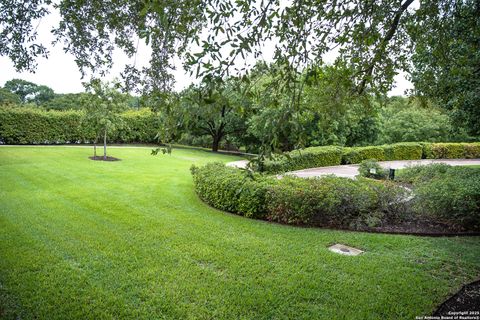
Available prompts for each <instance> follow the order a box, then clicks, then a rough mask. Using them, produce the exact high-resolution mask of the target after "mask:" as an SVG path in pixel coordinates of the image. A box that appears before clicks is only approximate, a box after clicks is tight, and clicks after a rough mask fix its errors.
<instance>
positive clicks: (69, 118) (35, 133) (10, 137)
mask: <svg viewBox="0 0 480 320" xmlns="http://www.w3.org/2000/svg"><path fill="white" fill-rule="evenodd" d="M82 117H83V112H82V111H78V110H68V111H56V110H51V111H44V110H41V109H33V108H8V107H3V108H0V142H3V143H5V144H59V143H62V144H63V143H89V142H92V141H93V140H94V138H95V137H94V133H93V132H91V131H89V130H87V129H85V126H83V125H82ZM122 117H123V120H124V123H125V126H124V128H123V129H122V130H118V131H117V132H116V133H113V134H112V136H111V137H110V138H109V142H114V143H115V142H117V143H130V142H154V141H155V136H156V131H157V130H156V129H157V125H156V122H155V115H154V114H153V113H152V112H151V111H149V110H148V109H146V110H140V111H133V110H131V111H127V112H126V113H124V114H122Z"/></svg>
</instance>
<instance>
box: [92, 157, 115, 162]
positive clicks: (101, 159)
mask: <svg viewBox="0 0 480 320" xmlns="http://www.w3.org/2000/svg"><path fill="white" fill-rule="evenodd" d="M88 159H90V160H95V161H120V159H118V158H115V157H109V156H107V158H106V159H104V158H103V156H96V157H88Z"/></svg>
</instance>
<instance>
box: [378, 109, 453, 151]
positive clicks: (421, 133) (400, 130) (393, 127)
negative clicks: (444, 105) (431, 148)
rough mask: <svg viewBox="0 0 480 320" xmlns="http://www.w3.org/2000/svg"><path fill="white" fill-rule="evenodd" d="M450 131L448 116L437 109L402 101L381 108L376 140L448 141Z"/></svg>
mask: <svg viewBox="0 0 480 320" xmlns="http://www.w3.org/2000/svg"><path fill="white" fill-rule="evenodd" d="M452 131H453V128H452V124H451V120H450V118H449V117H448V115H446V114H445V113H443V112H442V111H440V110H439V109H437V108H435V107H433V106H431V107H428V108H422V107H419V106H415V105H414V104H413V103H412V102H411V103H408V102H407V101H403V103H402V102H401V103H397V104H396V105H390V106H389V107H386V108H384V109H383V110H382V112H381V133H380V134H379V139H378V140H379V141H378V142H380V143H387V144H389V143H396V142H407V141H430V142H437V141H448V140H449V139H452V138H453V137H452Z"/></svg>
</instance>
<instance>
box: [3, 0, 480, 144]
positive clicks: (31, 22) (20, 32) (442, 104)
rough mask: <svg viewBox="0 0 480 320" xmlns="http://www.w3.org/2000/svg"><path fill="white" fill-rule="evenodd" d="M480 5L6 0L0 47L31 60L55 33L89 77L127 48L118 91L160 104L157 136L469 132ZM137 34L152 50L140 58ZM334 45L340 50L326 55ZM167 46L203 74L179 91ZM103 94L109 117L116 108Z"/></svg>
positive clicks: (473, 127) (444, 1)
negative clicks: (396, 93) (50, 19)
mask: <svg viewBox="0 0 480 320" xmlns="http://www.w3.org/2000/svg"><path fill="white" fill-rule="evenodd" d="M54 12H57V13H58V15H59V19H58V21H57V22H58V23H57V24H56V25H54V26H53V29H52V30H51V33H52V36H53V39H54V40H53V41H52V43H50V44H49V43H42V41H41V40H42V39H40V38H39V37H38V34H37V28H36V26H38V25H39V24H40V21H41V19H42V18H44V17H47V16H48V15H50V14H52V13H54ZM479 16H480V2H479V1H476V0H435V1H434V0H420V1H413V0H379V1H358V0H345V1H336V0H323V1H318V0H301V1H300V0H292V1H288V2H285V1H279V0H235V1H232V0H195V1H191V0H188V1H187V0H178V1H143V0H140V1H116V0H114V1H109V2H105V1H102V0H91V1H73V0H60V1H57V2H52V1H50V0H39V1H33V2H28V1H27V2H24V3H21V4H20V3H17V2H15V1H3V2H0V35H1V36H0V55H1V56H6V57H9V58H10V60H11V61H12V63H13V65H14V67H15V68H16V70H17V71H34V70H35V69H36V67H37V59H38V58H39V57H48V55H49V52H48V49H47V47H48V46H49V45H51V44H60V45H62V46H63V49H64V51H65V52H67V53H69V54H71V55H73V57H74V60H75V62H76V63H77V66H78V68H79V70H80V71H81V73H82V75H83V76H89V77H92V78H98V77H103V76H104V75H105V74H106V73H108V71H109V70H110V69H111V67H112V65H113V52H114V50H115V49H120V50H122V51H123V52H124V53H125V54H126V55H127V56H128V57H131V58H132V62H133V63H130V64H127V65H125V69H124V71H123V72H122V73H121V77H122V87H123V90H124V91H125V92H136V93H138V94H139V95H140V96H139V97H138V98H136V97H128V99H127V104H128V101H130V103H129V104H130V108H132V106H133V107H135V106H136V107H141V106H144V107H148V108H150V109H152V110H153V111H154V112H155V114H156V115H157V116H158V119H159V123H161V126H159V127H158V138H159V139H160V140H161V141H162V142H164V143H170V142H181V143H188V144H194V145H204V146H205V145H210V146H211V147H212V149H213V150H217V149H218V148H219V146H220V145H222V144H223V145H226V146H231V147H233V148H243V147H244V148H245V149H246V150H247V151H252V152H256V151H261V152H262V153H263V152H270V151H271V150H282V151H285V150H291V149H293V148H297V147H302V146H305V147H307V146H316V145H325V144H335V145H347V146H354V145H365V144H377V143H391V142H397V141H405V140H409V141H418V140H424V141H439V140H443V141H451V140H453V141H455V140H464V141H468V140H470V139H478V138H479V137H480V94H479V92H480V91H479V90H480V19H478V17H479ZM139 42H142V43H144V44H145V45H147V46H148V47H150V49H151V51H152V54H151V57H150V61H149V63H148V65H146V66H145V67H143V68H139V67H138V66H136V54H137V51H138V50H137V49H138V44H139ZM265 46H271V47H272V48H273V49H274V50H273V56H272V57H271V59H272V61H273V63H272V65H265V64H263V63H257V64H256V65H251V64H250V63H249V61H256V60H258V59H261V58H262V56H263V51H264V48H265ZM329 53H330V54H332V53H333V54H334V55H335V59H334V61H333V62H332V64H331V65H326V64H325V61H324V57H325V56H326V55H327V54H329ZM175 58H179V59H180V60H181V61H182V62H183V64H184V67H185V68H186V69H187V70H189V71H190V72H191V74H192V75H194V76H195V77H196V79H197V80H198V81H199V82H200V83H199V84H197V85H193V86H191V87H189V88H187V89H186V90H184V91H183V92H181V93H175V92H173V91H172V86H173V82H174V81H173V76H172V70H173V69H174V66H173V61H174V59H175ZM242 62H243V64H242ZM399 71H403V72H405V73H406V74H407V75H408V78H409V79H410V80H411V81H412V83H413V84H414V90H413V91H412V93H411V94H412V97H410V98H408V99H406V98H398V97H396V98H387V97H386V93H387V92H388V90H389V89H391V87H392V84H393V79H394V77H395V75H396V74H398V72H399ZM17 84H18V81H17ZM10 85H12V87H13V88H11V89H8V88H9V87H10ZM15 86H16V84H15V83H13V84H12V83H9V84H8V85H6V87H7V88H4V89H6V90H7V91H5V90H3V91H2V92H1V94H2V97H3V98H0V99H4V100H8V101H10V102H9V103H11V101H13V103H14V104H18V103H19V102H20V104H26V103H33V104H34V105H38V106H41V107H42V108H46V109H70V108H83V101H84V100H88V98H86V97H84V96H83V94H78V95H55V94H54V93H53V91H51V90H49V88H46V87H44V86H33V87H32V86H30V85H28V84H21V85H20V87H22V88H24V89H25V90H23V89H22V90H23V91H22V90H17V89H15ZM31 90H36V91H34V93H32V92H31ZM90 92H92V90H90ZM12 93H14V94H16V96H15V95H11V94H12ZM119 97H120V96H119ZM121 97H122V99H123V96H121ZM16 99H17V100H16ZM18 99H19V100H18ZM76 99H77V100H76ZM15 100H16V101H15ZM75 100H76V101H75ZM93 100H94V99H93ZM99 105H100V106H102V108H104V111H105V112H104V113H103V114H104V115H105V116H106V114H107V113H108V112H110V111H108V112H107V110H108V109H109V107H108V106H112V109H116V108H113V105H112V104H111V103H109V102H106V101H103V102H102V103H100V104H99ZM114 105H115V104H114ZM120 105H121V106H125V101H123V102H120ZM79 106H82V107H79ZM105 108H106V109H105ZM122 108H124V107H122ZM122 108H120V109H122ZM95 114H99V115H100V114H102V112H99V113H95ZM106 117H108V118H109V119H110V120H108V121H110V122H111V121H113V120H112V119H115V117H111V116H106ZM103 125H104V127H103V131H104V132H105V130H107V129H105V128H106V127H109V129H108V130H107V131H111V130H113V128H115V127H118V128H120V126H118V125H111V126H107V125H106V124H105V123H103ZM118 128H117V129H118Z"/></svg>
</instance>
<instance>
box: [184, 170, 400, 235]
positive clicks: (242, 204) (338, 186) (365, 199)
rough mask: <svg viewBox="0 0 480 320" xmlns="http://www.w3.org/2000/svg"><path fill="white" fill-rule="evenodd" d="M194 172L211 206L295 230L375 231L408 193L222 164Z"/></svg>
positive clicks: (383, 186)
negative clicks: (292, 226)
mask: <svg viewBox="0 0 480 320" xmlns="http://www.w3.org/2000/svg"><path fill="white" fill-rule="evenodd" d="M191 171H192V175H193V181H194V185H195V190H196V192H197V194H198V195H199V197H200V198H201V199H202V200H203V201H205V202H206V203H208V204H209V205H211V206H213V207H215V208H217V209H221V210H225V211H228V212H232V213H236V214H239V215H243V216H246V217H251V218H260V219H267V220H270V221H275V222H280V223H287V224H297V225H312V226H328V227H343V228H352V229H356V228H361V227H362V226H365V225H369V226H372V225H375V224H377V223H379V222H380V221H381V220H382V219H386V218H388V219H392V217H393V216H394V215H398V210H397V209H396V206H395V205H392V202H393V201H392V199H393V198H392V197H399V196H400V194H401V193H403V192H404V190H403V189H402V188H398V187H396V186H393V185H391V184H383V183H381V182H377V181H372V180H366V179H359V180H352V179H347V178H339V177H333V176H329V177H323V178H319V179H302V178H296V177H284V178H282V179H276V178H274V177H272V176H266V175H262V174H258V173H256V174H251V173H247V172H246V171H244V170H239V169H235V168H230V167H226V166H225V165H223V164H220V163H211V164H207V165H206V166H204V167H200V168H199V167H195V166H193V167H192V169H191ZM373 217H375V218H373Z"/></svg>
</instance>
